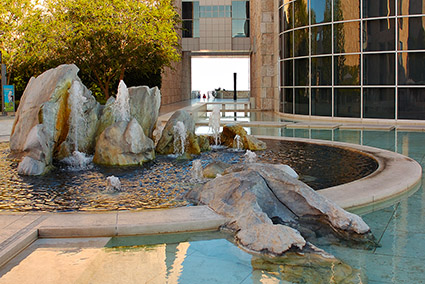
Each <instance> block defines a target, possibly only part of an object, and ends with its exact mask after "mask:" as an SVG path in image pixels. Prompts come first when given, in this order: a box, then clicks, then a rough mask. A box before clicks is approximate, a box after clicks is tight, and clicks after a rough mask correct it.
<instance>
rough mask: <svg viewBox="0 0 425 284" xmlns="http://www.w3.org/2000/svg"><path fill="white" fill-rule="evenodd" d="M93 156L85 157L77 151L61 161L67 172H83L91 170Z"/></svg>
mask: <svg viewBox="0 0 425 284" xmlns="http://www.w3.org/2000/svg"><path fill="white" fill-rule="evenodd" d="M92 161H93V156H87V155H86V154H85V153H81V152H78V151H74V152H72V156H69V157H66V158H64V159H63V160H62V162H63V163H65V164H67V165H68V167H67V170H69V171H83V170H90V169H92V168H93V163H92Z"/></svg>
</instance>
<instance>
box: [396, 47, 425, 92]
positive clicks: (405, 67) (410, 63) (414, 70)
mask: <svg viewBox="0 0 425 284" xmlns="http://www.w3.org/2000/svg"><path fill="white" fill-rule="evenodd" d="M397 61H398V83H399V84H400V85H425V53H423V52H417V53H415V52H409V53H406V52H403V53H399V54H398V60H397Z"/></svg>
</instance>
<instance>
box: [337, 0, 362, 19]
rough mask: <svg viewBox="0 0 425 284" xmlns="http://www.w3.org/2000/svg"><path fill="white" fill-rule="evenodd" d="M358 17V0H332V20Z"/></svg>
mask: <svg viewBox="0 0 425 284" xmlns="http://www.w3.org/2000/svg"><path fill="white" fill-rule="evenodd" d="M352 19H360V0H334V21H343V20H352Z"/></svg>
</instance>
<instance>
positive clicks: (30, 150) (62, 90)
mask: <svg viewBox="0 0 425 284" xmlns="http://www.w3.org/2000/svg"><path fill="white" fill-rule="evenodd" d="M78 71H79V69H78V67H77V66H75V65H73V64H71V65H61V66H59V67H57V68H55V69H50V70H48V71H46V72H44V73H43V74H41V75H40V76H38V77H37V78H31V80H30V82H29V83H28V85H27V87H26V88H25V91H24V94H23V96H22V98H21V102H20V104H19V107H18V110H17V114H16V118H15V122H14V125H13V128H12V133H11V137H10V149H11V153H12V155H14V156H15V157H24V156H29V157H31V159H26V162H25V167H24V165H22V166H21V167H20V168H21V169H26V170H25V171H20V172H21V173H22V174H40V171H42V169H43V173H44V172H45V171H44V170H45V169H48V168H49V166H50V165H51V163H52V160H53V159H54V158H58V159H60V158H63V157H65V156H68V155H69V154H70V153H71V152H72V151H73V150H75V144H76V143H75V142H76V140H75V139H74V138H71V137H70V136H71V135H74V134H75V131H71V120H72V113H74V112H73V111H72V104H71V103H70V102H71V101H73V100H74V96H76V95H79V96H80V98H83V100H84V102H83V103H82V104H81V106H82V108H83V111H82V112H80V114H79V119H81V121H85V122H84V125H82V126H80V136H79V138H78V141H79V142H78V143H77V144H80V145H81V148H82V149H84V151H90V150H91V151H92V150H93V145H94V144H93V142H92V141H93V137H94V133H95V129H96V127H97V117H98V114H99V104H98V103H97V102H96V100H95V99H94V98H93V96H92V95H91V93H90V91H88V90H87V88H85V87H84V86H83V85H82V83H81V80H80V79H79V78H78V76H77V73H78ZM73 84H74V85H78V86H79V87H80V88H79V91H78V92H77V93H76V92H72V91H71V90H70V89H71V85H73ZM37 125H42V126H37ZM41 132H42V134H41ZM30 133H33V134H34V133H38V134H37V135H32V137H29V136H30ZM28 139H30V140H31V141H28V142H27V140H28ZM37 139H41V140H37ZM40 145H43V147H41V148H40ZM41 150H42V154H40V151H41ZM36 156H38V157H39V158H36ZM30 160H31V161H33V162H34V163H35V164H34V163H32V162H31V163H32V164H34V165H36V168H37V170H36V171H29V170H28V169H30V168H31V167H30V166H28V164H31V163H28V161H30ZM41 164H44V167H43V166H41Z"/></svg>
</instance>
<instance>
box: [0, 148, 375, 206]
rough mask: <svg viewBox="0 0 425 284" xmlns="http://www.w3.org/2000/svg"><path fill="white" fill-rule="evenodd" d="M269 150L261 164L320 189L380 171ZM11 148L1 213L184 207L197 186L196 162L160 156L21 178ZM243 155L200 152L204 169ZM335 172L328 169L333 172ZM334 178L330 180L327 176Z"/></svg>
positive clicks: (343, 155)
mask: <svg viewBox="0 0 425 284" xmlns="http://www.w3.org/2000/svg"><path fill="white" fill-rule="evenodd" d="M267 143H268V150H266V151H260V152H256V154H257V155H258V161H259V162H269V163H282V164H288V165H290V166H291V167H292V168H294V169H295V171H296V172H297V173H299V174H300V179H301V180H302V181H304V182H306V183H307V184H308V185H310V186H311V187H312V188H314V189H316V190H319V189H322V188H327V187H331V186H335V185H339V184H343V183H347V182H350V181H353V180H356V179H359V178H361V177H364V176H367V175H368V174H370V173H372V172H373V171H375V170H376V168H377V163H376V162H375V161H374V159H372V158H371V157H369V156H367V155H364V154H360V153H359V152H354V151H349V150H346V149H342V148H334V147H328V146H320V145H316V146H314V145H310V144H307V143H301V142H293V141H292V142H289V141H280V142H276V141H267ZM8 151H9V150H8V146H7V144H6V143H2V144H1V143H0V158H1V159H0V160H1V162H0V172H1V173H2V176H3V179H2V180H1V181H0V210H7V211H51V212H67V211H105V210H137V209H150V208H168V207H178V206H186V205H188V202H187V201H185V200H184V199H183V195H184V194H185V193H186V192H187V191H188V190H189V189H190V188H191V187H192V186H193V182H192V176H191V168H192V161H183V160H178V159H175V158H171V157H167V156H158V157H157V159H156V160H155V161H151V162H149V163H146V164H144V166H142V167H102V166H98V165H93V164H92V165H91V167H87V168H85V169H84V170H80V171H79V170H76V169H75V168H72V167H71V168H70V167H69V166H68V165H67V164H65V163H56V164H55V165H56V168H55V169H54V170H53V171H51V172H50V173H49V174H47V175H44V176H39V177H37V176H36V177H31V176H20V175H19V174H18V173H17V170H16V162H15V161H13V160H10V159H7V154H8ZM244 154H245V153H244V152H235V151H231V150H230V149H229V150H226V149H217V150H215V151H211V152H206V153H202V154H201V155H200V156H199V157H197V159H200V160H201V164H202V166H203V167H205V166H206V165H207V164H208V163H210V162H212V161H222V162H226V163H229V164H235V163H239V162H242V161H243V160H244ZM330 166H332V169H331V170H329V167H330ZM329 173H332V175H329ZM112 175H114V176H116V177H118V178H119V179H120V182H121V190H120V191H113V190H112V191H111V190H107V182H106V178H107V177H108V176H112Z"/></svg>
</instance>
